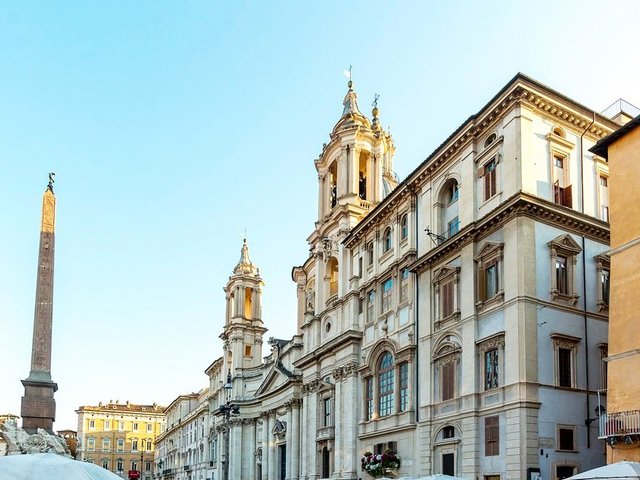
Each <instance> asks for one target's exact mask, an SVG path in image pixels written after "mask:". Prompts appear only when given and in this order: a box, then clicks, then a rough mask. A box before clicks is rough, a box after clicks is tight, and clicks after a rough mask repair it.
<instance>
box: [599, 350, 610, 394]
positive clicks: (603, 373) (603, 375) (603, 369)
mask: <svg viewBox="0 0 640 480" xmlns="http://www.w3.org/2000/svg"><path fill="white" fill-rule="evenodd" d="M608 351H609V348H608V346H607V345H600V385H601V387H600V388H602V389H603V390H604V389H606V388H607V355H608Z"/></svg>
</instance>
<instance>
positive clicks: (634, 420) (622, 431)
mask: <svg viewBox="0 0 640 480" xmlns="http://www.w3.org/2000/svg"><path fill="white" fill-rule="evenodd" d="M599 422H600V434H599V435H598V438H602V439H610V438H615V437H629V438H632V437H631V436H632V435H640V410H631V411H628V412H617V413H606V414H603V415H601V416H600V419H599ZM626 441H627V439H625V442H626ZM609 443H615V441H613V440H612V441H610V442H609Z"/></svg>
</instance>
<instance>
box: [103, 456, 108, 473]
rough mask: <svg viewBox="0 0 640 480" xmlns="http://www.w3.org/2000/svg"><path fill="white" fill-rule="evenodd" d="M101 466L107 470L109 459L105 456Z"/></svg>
mask: <svg viewBox="0 0 640 480" xmlns="http://www.w3.org/2000/svg"><path fill="white" fill-rule="evenodd" d="M102 468H104V469H105V470H109V460H108V459H106V458H103V459H102Z"/></svg>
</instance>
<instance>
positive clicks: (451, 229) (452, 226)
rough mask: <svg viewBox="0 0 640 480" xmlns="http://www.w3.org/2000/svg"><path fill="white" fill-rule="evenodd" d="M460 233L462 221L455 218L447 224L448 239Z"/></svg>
mask: <svg viewBox="0 0 640 480" xmlns="http://www.w3.org/2000/svg"><path fill="white" fill-rule="evenodd" d="M459 231H460V220H459V219H458V217H454V218H453V219H452V220H450V221H449V222H448V223H447V232H446V234H447V235H446V238H451V237H453V236H454V235H455V234H456V233H458V232H459Z"/></svg>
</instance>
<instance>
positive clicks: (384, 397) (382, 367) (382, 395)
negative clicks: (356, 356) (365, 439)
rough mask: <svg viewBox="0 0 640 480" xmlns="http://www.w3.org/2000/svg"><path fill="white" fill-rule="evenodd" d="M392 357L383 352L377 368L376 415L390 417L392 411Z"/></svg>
mask: <svg viewBox="0 0 640 480" xmlns="http://www.w3.org/2000/svg"><path fill="white" fill-rule="evenodd" d="M393 387H394V385H393V356H392V355H391V354H390V353H389V352H385V353H384V354H383V355H382V357H381V358H380V363H379V367H378V414H379V415H380V416H381V417H386V416H388V415H391V413H392V410H393Z"/></svg>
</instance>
